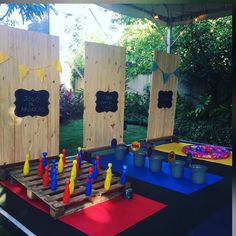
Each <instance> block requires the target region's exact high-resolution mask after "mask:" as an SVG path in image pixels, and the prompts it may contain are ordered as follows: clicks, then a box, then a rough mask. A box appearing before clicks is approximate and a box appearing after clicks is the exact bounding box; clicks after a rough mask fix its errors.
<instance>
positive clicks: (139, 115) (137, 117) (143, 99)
mask: <svg viewBox="0 0 236 236" xmlns="http://www.w3.org/2000/svg"><path fill="white" fill-rule="evenodd" d="M148 107H149V91H147V92H146V93H145V94H144V95H140V94H138V93H135V92H128V91H127V92H126V93H125V122H127V123H129V124H136V125H144V126H147V118H148Z"/></svg>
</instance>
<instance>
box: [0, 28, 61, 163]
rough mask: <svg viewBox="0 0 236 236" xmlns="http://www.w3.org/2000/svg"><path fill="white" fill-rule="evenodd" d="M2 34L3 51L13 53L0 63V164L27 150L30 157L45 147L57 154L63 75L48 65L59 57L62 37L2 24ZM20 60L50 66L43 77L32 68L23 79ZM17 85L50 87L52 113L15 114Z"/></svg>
mask: <svg viewBox="0 0 236 236" xmlns="http://www.w3.org/2000/svg"><path fill="white" fill-rule="evenodd" d="M0 35H1V37H0V51H2V52H4V53H5V54H7V55H9V56H11V57H12V58H11V59H10V60H9V61H7V62H4V63H2V64H0V77H1V79H0V111H1V112H0V118H1V119H0V133H1V135H0V165H1V164H3V163H15V162H19V161H23V160H24V159H25V154H26V153H30V158H31V159H36V158H38V156H39V155H40V153H41V152H43V151H47V153H48V155H49V156H53V155H57V154H58V149H59V83H60V80H59V79H60V78H59V73H58V72H57V71H56V70H55V69H54V68H52V67H50V66H49V65H51V63H52V62H53V61H54V60H59V39H58V37H55V36H51V35H46V34H42V33H36V32H28V31H25V30H20V29H15V28H10V27H6V26H0ZM19 64H24V65H26V66H27V67H28V68H40V67H45V66H48V67H47V68H45V79H44V81H43V82H41V81H40V80H39V79H38V78H37V77H36V76H35V73H34V71H32V70H30V72H29V74H28V76H27V77H26V78H25V79H24V80H20V79H19V74H18V65H19ZM3 78H4V79H3ZM17 89H26V90H32V89H34V90H42V89H44V90H47V91H48V92H49V94H50V96H49V102H50V104H49V114H48V115H47V116H45V117H41V116H33V117H31V116H25V117H17V116H15V114H14V110H15V105H14V102H15V91H16V90H17ZM2 131H3V133H4V134H3V133H2ZM2 134H3V135H2Z"/></svg>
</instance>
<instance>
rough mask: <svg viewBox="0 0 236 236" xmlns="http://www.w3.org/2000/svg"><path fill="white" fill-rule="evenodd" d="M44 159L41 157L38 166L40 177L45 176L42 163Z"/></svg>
mask: <svg viewBox="0 0 236 236" xmlns="http://www.w3.org/2000/svg"><path fill="white" fill-rule="evenodd" d="M42 160H43V158H42V157H41V156H40V157H39V165H38V176H43V163H42Z"/></svg>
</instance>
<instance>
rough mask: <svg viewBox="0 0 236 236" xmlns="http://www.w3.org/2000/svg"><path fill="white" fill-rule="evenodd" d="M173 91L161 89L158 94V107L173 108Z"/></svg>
mask: <svg viewBox="0 0 236 236" xmlns="http://www.w3.org/2000/svg"><path fill="white" fill-rule="evenodd" d="M172 97H173V92H172V91H159V94H158V103H157V107H158V108H171V107H172Z"/></svg>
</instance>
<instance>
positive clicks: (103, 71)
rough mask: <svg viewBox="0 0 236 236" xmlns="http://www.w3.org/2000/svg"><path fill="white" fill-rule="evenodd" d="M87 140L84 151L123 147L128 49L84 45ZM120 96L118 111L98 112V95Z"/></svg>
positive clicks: (85, 133) (103, 45) (101, 45)
mask: <svg viewBox="0 0 236 236" xmlns="http://www.w3.org/2000/svg"><path fill="white" fill-rule="evenodd" d="M84 77H85V88H84V108H85V109H84V136H83V146H84V148H85V149H91V148H98V147H104V146H109V145H111V140H112V139H113V138H115V139H116V140H117V143H118V144H119V143H123V125H124V92H125V49H124V48H122V47H117V46H111V45H105V44H98V43H91V42H86V43H85V76H84ZM98 91H102V92H114V91H115V92H117V93H118V104H117V107H118V109H117V111H115V112H113V111H107V112H106V111H104V112H97V111H96V99H97V98H96V93H97V92H98Z"/></svg>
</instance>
